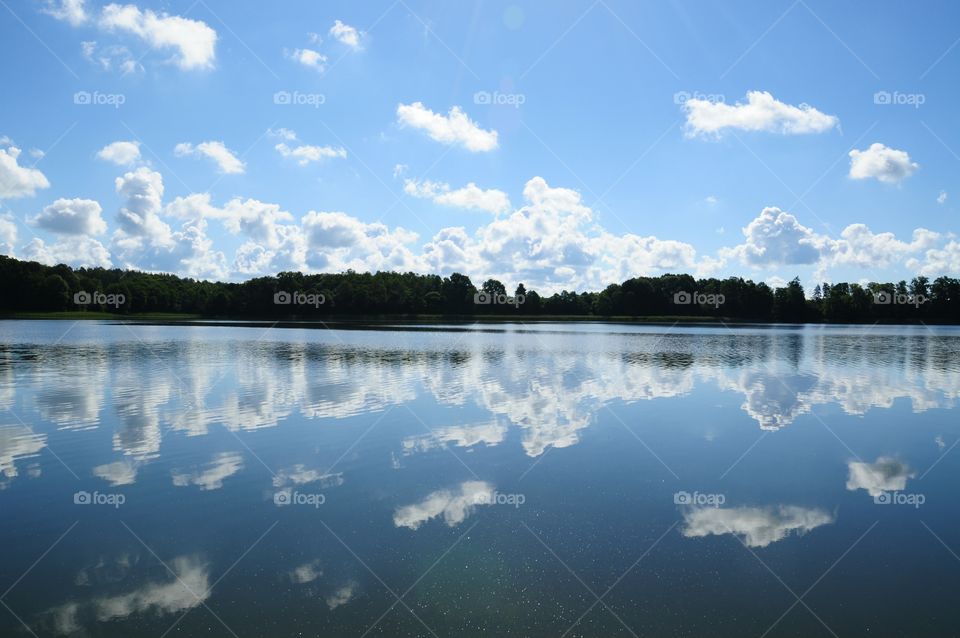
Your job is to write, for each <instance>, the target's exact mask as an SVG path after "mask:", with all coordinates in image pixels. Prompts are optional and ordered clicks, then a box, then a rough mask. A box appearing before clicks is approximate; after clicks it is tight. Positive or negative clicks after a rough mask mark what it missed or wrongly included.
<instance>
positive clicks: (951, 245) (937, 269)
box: [907, 240, 960, 277]
mask: <svg viewBox="0 0 960 638" xmlns="http://www.w3.org/2000/svg"><path fill="white" fill-rule="evenodd" d="M907 268H910V269H911V270H917V271H919V272H920V274H921V275H927V276H928V277H938V276H940V275H942V274H943V273H960V243H958V242H957V241H956V240H950V241H949V242H947V243H946V244H945V245H944V246H942V247H940V248H931V249H929V250H927V251H926V252H925V253H924V255H923V258H922V259H918V258H913V259H910V260H908V261H907Z"/></svg>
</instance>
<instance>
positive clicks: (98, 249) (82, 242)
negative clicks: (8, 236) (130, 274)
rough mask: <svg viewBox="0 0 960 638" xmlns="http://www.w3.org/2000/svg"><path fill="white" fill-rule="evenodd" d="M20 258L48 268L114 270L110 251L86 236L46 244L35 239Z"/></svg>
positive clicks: (25, 247) (25, 248)
mask: <svg viewBox="0 0 960 638" xmlns="http://www.w3.org/2000/svg"><path fill="white" fill-rule="evenodd" d="M20 257H21V258H23V259H27V260H30V261H37V262H40V263H41V264H46V265H48V266H55V265H57V264H67V265H68V266H73V267H74V268H97V267H99V268H112V267H113V262H112V261H111V259H110V251H109V250H107V249H106V248H105V247H104V245H103V244H101V243H100V242H99V241H97V240H96V239H93V238H92V237H86V236H78V237H69V238H64V239H62V240H60V241H57V242H55V243H53V244H49V245H48V244H46V243H45V242H44V241H43V240H42V239H40V238H39V237H34V238H33V239H31V240H30V243H28V244H27V245H26V246H24V247H23V249H22V250H21V251H20Z"/></svg>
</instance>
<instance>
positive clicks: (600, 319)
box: [0, 311, 957, 328]
mask: <svg viewBox="0 0 960 638" xmlns="http://www.w3.org/2000/svg"><path fill="white" fill-rule="evenodd" d="M0 320H3V321H10V320H60V321H119V322H124V321H129V322H132V323H147V324H152V325H185V326H234V327H246V326H250V327H270V326H274V327H280V328H285V327H305V328H309V327H316V328H334V327H335V328H350V327H360V326H374V325H380V324H401V325H402V324H413V323H425V324H431V323H432V324H451V323H453V324H470V323H490V324H503V323H530V324H536V323H636V324H650V325H727V324H730V325H774V324H781V325H795V326H799V325H817V326H847V325H884V326H916V325H957V324H931V323H929V322H923V321H913V322H907V321H877V322H874V323H872V324H864V323H862V322H827V321H821V322H796V323H792V322H787V323H783V322H770V321H763V320H750V319H741V318H732V317H703V316H680V315H657V316H641V317H631V316H626V315H614V316H594V315H479V316H477V315H435V314H433V315H427V314H424V315H410V314H397V315H363V316H354V315H325V316H311V315H291V316H283V317H253V316H244V317H239V316H233V317H231V316H216V315H209V316H208V315H198V314H187V313H163V312H151V313H132V314H116V313H110V312H99V311H59V312H21V313H6V314H0Z"/></svg>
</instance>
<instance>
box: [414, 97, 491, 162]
mask: <svg viewBox="0 0 960 638" xmlns="http://www.w3.org/2000/svg"><path fill="white" fill-rule="evenodd" d="M397 121H398V122H399V123H400V124H401V125H402V126H409V127H411V128H415V129H420V130H422V131H424V132H425V133H426V134H427V135H429V136H430V138H431V139H433V140H436V141H438V142H442V143H443V144H457V145H459V146H462V147H463V148H465V149H467V150H469V151H474V152H481V151H492V150H494V149H495V148H497V144H498V143H497V132H496V131H487V130H484V129H482V128H480V126H479V125H478V124H477V123H476V122H474V121H473V120H471V119H470V118H469V117H467V114H466V113H464V112H463V111H462V110H461V109H460V107H459V106H454V107H453V108H451V109H450V112H449V113H448V114H447V115H442V114H440V113H434V112H433V111H431V110H430V109H428V108H427V107H425V106H424V105H423V104H422V103H421V102H414V103H413V104H399V105H398V106H397Z"/></svg>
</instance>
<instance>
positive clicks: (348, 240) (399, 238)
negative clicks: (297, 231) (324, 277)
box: [301, 211, 421, 271]
mask: <svg viewBox="0 0 960 638" xmlns="http://www.w3.org/2000/svg"><path fill="white" fill-rule="evenodd" d="M301 227H302V229H303V235H304V239H305V241H306V246H305V250H306V253H305V259H306V263H307V265H308V266H309V267H310V268H312V269H314V270H327V271H330V270H332V271H341V270H346V269H348V268H352V269H354V270H370V271H377V270H399V271H402V270H421V268H419V267H418V266H419V262H418V260H417V258H416V256H415V255H414V253H413V252H412V251H411V250H410V248H409V244H411V243H413V242H414V241H416V239H417V235H416V233H412V232H410V231H408V230H406V229H403V228H399V227H398V228H395V229H393V230H390V229H389V228H388V227H387V226H385V225H384V224H381V223H378V222H377V223H372V224H368V223H365V222H362V221H360V220H359V219H357V218H355V217H351V216H350V215H347V214H346V213H342V212H317V211H310V212H308V213H307V214H306V215H304V217H303V219H302V220H301Z"/></svg>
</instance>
